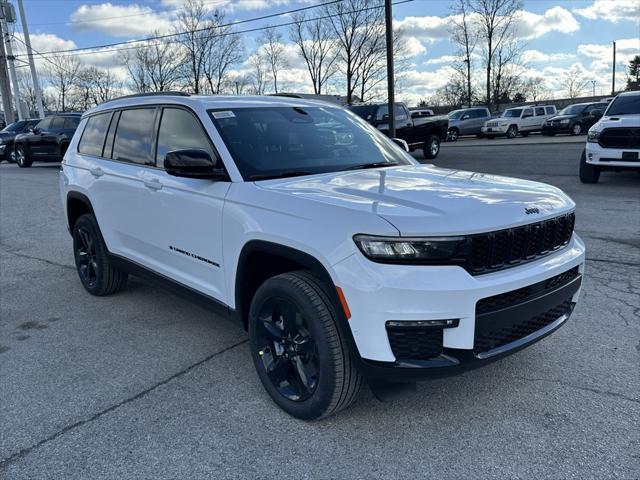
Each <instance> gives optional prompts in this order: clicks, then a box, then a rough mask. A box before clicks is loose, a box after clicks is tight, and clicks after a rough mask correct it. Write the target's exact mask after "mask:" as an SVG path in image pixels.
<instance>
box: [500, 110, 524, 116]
mask: <svg viewBox="0 0 640 480" xmlns="http://www.w3.org/2000/svg"><path fill="white" fill-rule="evenodd" d="M521 113H522V109H521V108H512V109H510V110H505V111H504V113H503V114H502V116H503V117H505V118H520V114H521Z"/></svg>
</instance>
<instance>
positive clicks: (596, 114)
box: [591, 110, 604, 118]
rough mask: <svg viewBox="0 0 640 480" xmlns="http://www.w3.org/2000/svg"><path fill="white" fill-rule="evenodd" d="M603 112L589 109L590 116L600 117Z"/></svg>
mask: <svg viewBox="0 0 640 480" xmlns="http://www.w3.org/2000/svg"><path fill="white" fill-rule="evenodd" d="M603 114H604V112H603V111H602V110H591V116H592V117H596V118H600V117H601V116H602V115H603Z"/></svg>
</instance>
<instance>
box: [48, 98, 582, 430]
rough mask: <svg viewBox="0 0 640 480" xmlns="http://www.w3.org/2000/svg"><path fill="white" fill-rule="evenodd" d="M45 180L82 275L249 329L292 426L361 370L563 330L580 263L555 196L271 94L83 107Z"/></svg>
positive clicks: (342, 397)
mask: <svg viewBox="0 0 640 480" xmlns="http://www.w3.org/2000/svg"><path fill="white" fill-rule="evenodd" d="M60 190H61V195H62V202H63V204H64V208H65V213H66V218H67V219H68V227H69V230H70V232H71V233H72V236H73V248H74V253H75V261H76V265H77V269H78V274H79V277H80V280H81V282H82V284H83V285H84V287H85V288H86V290H87V291H88V292H89V293H91V294H93V295H107V294H111V293H114V292H117V291H118V290H121V289H122V288H124V287H125V285H126V282H127V275H128V274H130V273H132V274H135V275H138V276H144V277H149V278H151V279H156V280H159V281H161V282H163V283H165V284H167V285H169V287H170V288H171V289H172V291H174V292H181V293H184V294H185V295H188V296H190V297H192V298H197V299H201V300H204V301H205V302H206V303H207V304H208V305H210V306H211V307H212V308H214V309H215V310H216V311H217V312H220V313H222V314H224V315H226V316H229V317H232V318H234V319H236V320H237V321H238V322H240V323H241V324H242V325H243V326H244V327H245V328H246V329H247V330H248V332H249V340H250V342H249V345H250V353H251V356H252V359H253V362H254V364H255V368H256V370H257V373H258V375H259V377H260V380H261V381H262V383H263V385H264V387H265V389H266V390H267V392H268V393H269V395H270V396H271V397H272V398H273V400H274V401H275V402H276V403H277V404H278V405H279V406H280V407H282V408H283V409H284V410H286V411H287V412H289V413H290V414H291V415H294V416H296V417H300V418H305V419H312V418H319V417H322V416H326V415H329V414H331V413H334V412H336V411H338V410H340V409H342V408H344V407H346V406H348V405H349V404H350V403H351V402H352V401H353V400H354V399H355V398H356V395H357V393H358V390H359V388H360V385H361V383H362V379H363V378H366V379H374V380H375V381H373V382H371V383H372V384H379V383H380V382H383V381H391V382H409V381H415V380H418V379H422V378H427V377H432V376H439V375H448V374H452V373H457V372H460V371H464V370H466V369H469V368H473V367H476V366H480V365H483V364H486V363H488V362H490V361H493V360H495V359H498V358H500V357H503V356H505V355H507V354H510V353H512V352H514V351H516V350H519V349H521V348H523V347H525V346H527V345H529V344H532V343H533V342H535V341H537V340H539V339H541V338H542V337H544V336H545V335H547V334H549V333H551V332H552V331H554V330H555V329H557V328H558V327H560V326H561V325H562V324H564V323H565V321H566V320H567V318H568V317H569V315H570V314H571V312H572V310H573V307H574V305H575V303H576V301H577V298H578V293H579V290H580V285H581V281H582V274H583V264H584V258H585V250H584V244H583V243H582V241H581V240H580V238H578V236H577V235H576V234H575V233H573V226H574V208H575V205H574V203H573V202H572V201H571V199H570V198H568V197H567V196H566V195H565V194H564V193H562V192H561V191H560V190H558V189H557V188H554V187H551V186H548V185H544V184H540V183H535V182H530V181H524V180H516V179H513V178H505V177H498V176H492V175H483V174H478V173H470V172H463V171H455V170H444V169H440V168H435V167H434V166H432V165H421V164H419V163H418V162H416V161H415V160H414V159H413V158H412V157H411V156H410V155H408V154H407V153H406V152H405V151H404V150H403V149H402V148H400V147H399V146H398V145H396V144H395V143H394V142H393V141H392V140H389V139H387V138H386V137H385V136H384V135H383V134H381V133H380V132H378V131H377V130H376V129H375V128H374V127H372V126H370V125H368V124H367V123H366V122H365V121H364V120H361V119H360V118H359V117H357V116H356V115H354V114H352V113H350V112H348V111H346V110H345V109H342V108H340V107H336V106H331V105H328V104H325V103H321V102H316V101H309V100H301V99H293V98H285V97H225V96H211V97H208V96H188V95H179V94H164V95H138V96H132V97H125V98H122V99H117V100H113V101H110V102H107V103H104V104H102V105H100V106H98V107H96V108H94V109H92V110H90V111H88V112H87V113H85V114H84V116H83V118H82V121H81V124H80V126H79V128H78V130H77V132H76V134H75V136H74V137H73V140H72V142H71V144H70V147H69V149H68V151H67V153H66V155H65V159H64V162H63V164H62V171H61V174H60Z"/></svg>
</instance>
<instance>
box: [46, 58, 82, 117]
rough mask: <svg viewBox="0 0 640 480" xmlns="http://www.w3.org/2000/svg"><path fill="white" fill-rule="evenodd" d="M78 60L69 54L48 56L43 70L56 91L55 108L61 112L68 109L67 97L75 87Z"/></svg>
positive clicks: (78, 67)
mask: <svg viewBox="0 0 640 480" xmlns="http://www.w3.org/2000/svg"><path fill="white" fill-rule="evenodd" d="M79 71H80V60H78V57H75V56H71V55H58V56H51V57H49V61H48V64H47V66H46V68H45V70H44V72H45V77H46V78H47V81H48V83H49V85H51V86H52V87H53V89H54V90H55V91H56V97H57V99H56V104H57V105H56V108H57V110H59V111H61V112H66V111H68V109H69V107H70V102H69V97H70V95H71V93H72V92H73V89H74V88H75V84H76V80H77V79H78V72H79Z"/></svg>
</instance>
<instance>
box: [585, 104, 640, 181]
mask: <svg viewBox="0 0 640 480" xmlns="http://www.w3.org/2000/svg"><path fill="white" fill-rule="evenodd" d="M605 170H614V171H619V170H637V171H640V92H624V93H621V94H619V95H618V96H617V97H616V98H615V99H614V100H613V101H612V102H611V103H609V106H608V107H607V110H606V111H605V112H604V115H603V116H602V118H601V119H600V120H599V121H598V122H597V123H596V124H595V125H593V127H591V128H590V129H589V133H588V134H587V146H586V148H585V150H584V151H583V152H582V158H581V159H580V180H581V181H582V182H583V183H596V182H597V181H598V179H599V178H600V172H602V171H605Z"/></svg>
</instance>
